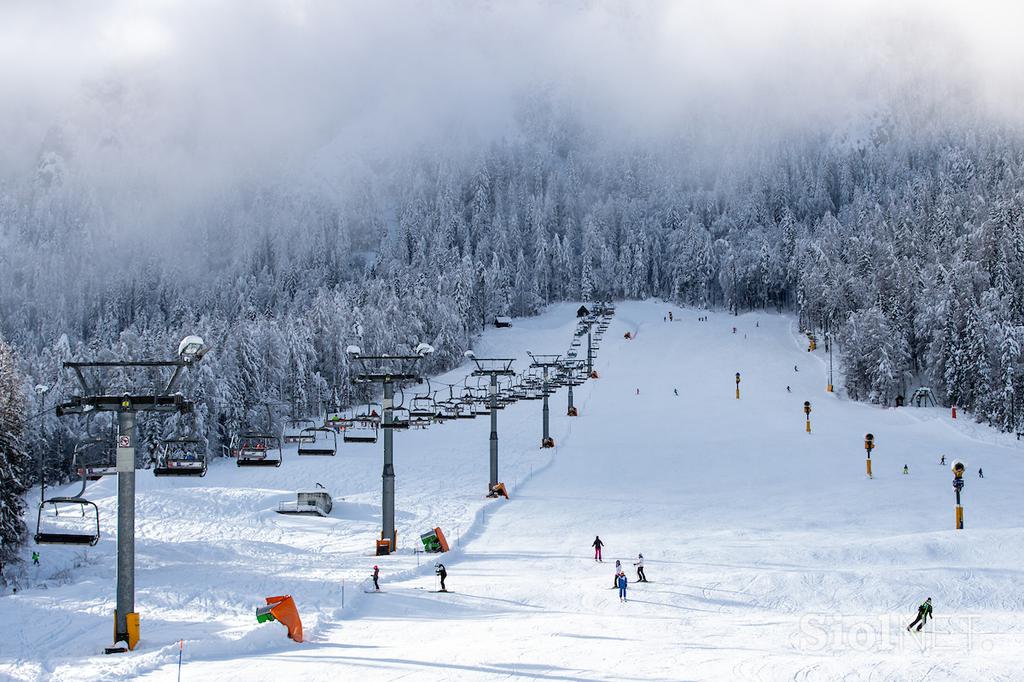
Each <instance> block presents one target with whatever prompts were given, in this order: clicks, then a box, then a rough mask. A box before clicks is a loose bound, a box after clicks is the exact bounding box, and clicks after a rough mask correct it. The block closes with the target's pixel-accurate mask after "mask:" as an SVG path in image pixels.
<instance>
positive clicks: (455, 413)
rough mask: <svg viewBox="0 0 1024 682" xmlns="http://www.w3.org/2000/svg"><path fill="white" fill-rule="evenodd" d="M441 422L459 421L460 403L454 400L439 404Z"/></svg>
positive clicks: (438, 416) (443, 401)
mask: <svg viewBox="0 0 1024 682" xmlns="http://www.w3.org/2000/svg"><path fill="white" fill-rule="evenodd" d="M437 407H438V415H437V418H438V420H439V421H446V420H448V419H458V417H459V401H457V400H455V399H454V398H452V399H449V400H442V401H441V402H439V403H438V404H437Z"/></svg>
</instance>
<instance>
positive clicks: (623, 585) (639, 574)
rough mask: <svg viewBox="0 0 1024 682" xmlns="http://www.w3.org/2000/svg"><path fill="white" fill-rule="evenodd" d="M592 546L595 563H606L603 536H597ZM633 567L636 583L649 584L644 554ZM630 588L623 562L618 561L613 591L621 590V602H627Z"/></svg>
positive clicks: (613, 579)
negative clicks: (603, 556) (627, 591)
mask: <svg viewBox="0 0 1024 682" xmlns="http://www.w3.org/2000/svg"><path fill="white" fill-rule="evenodd" d="M590 546H591V547H593V548H594V561H598V562H601V563H604V559H603V558H602V557H601V548H602V547H604V541H602V540H601V536H600V535H597V536H595V537H594V541H593V542H592V543H590ZM633 566H634V567H636V581H637V582H638V583H646V582H649V581H648V580H647V575H646V574H645V573H644V555H643V553H640V554H638V555H637V557H636V561H634V562H633ZM628 587H629V578H627V577H626V571H625V570H624V569H623V568H622V562H621V561H620V560H618V559H616V560H615V574H614V575H613V576H612V589H618V590H619V601H622V602H624V601H627V599H626V589H627V588H628Z"/></svg>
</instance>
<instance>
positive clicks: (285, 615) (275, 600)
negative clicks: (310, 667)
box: [256, 594, 302, 642]
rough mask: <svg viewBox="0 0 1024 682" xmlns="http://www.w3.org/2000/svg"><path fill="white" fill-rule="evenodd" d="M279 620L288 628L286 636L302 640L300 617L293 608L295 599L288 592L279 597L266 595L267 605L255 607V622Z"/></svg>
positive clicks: (294, 640)
mask: <svg viewBox="0 0 1024 682" xmlns="http://www.w3.org/2000/svg"><path fill="white" fill-rule="evenodd" d="M271 620H277V621H280V622H281V623H282V624H283V625H284V626H285V627H286V628H288V638H289V639H291V640H292V641H293V642H301V641H302V619H301V618H299V610H298V609H297V608H295V600H294V599H292V597H291V595H290V594H286V595H283V596H281V597H267V605H266V606H261V607H259V608H257V609H256V622H257V623H266V622H267V621H271Z"/></svg>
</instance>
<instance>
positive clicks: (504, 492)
mask: <svg viewBox="0 0 1024 682" xmlns="http://www.w3.org/2000/svg"><path fill="white" fill-rule="evenodd" d="M494 492H495V493H497V494H498V495H501V496H502V497H504V498H505V499H506V500H507V499H508V488H506V487H505V484H504V483H498V484H496V485H495V486H494Z"/></svg>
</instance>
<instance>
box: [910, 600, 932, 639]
mask: <svg viewBox="0 0 1024 682" xmlns="http://www.w3.org/2000/svg"><path fill="white" fill-rule="evenodd" d="M931 617H932V598H931V597H928V598H927V599H925V600H924V603H923V604H921V605H920V606H918V607H917V618H915V619H914V622H913V623H911V624H910V625H908V626H907V631H908V632H909V631H910V628H912V627H914V626H915V625H917V631H918V632H921V628H923V627H924V624H925V623H927V622H928V619H929V618H931ZM918 623H920V625H918Z"/></svg>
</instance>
